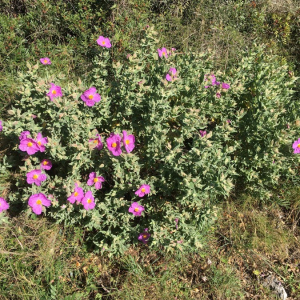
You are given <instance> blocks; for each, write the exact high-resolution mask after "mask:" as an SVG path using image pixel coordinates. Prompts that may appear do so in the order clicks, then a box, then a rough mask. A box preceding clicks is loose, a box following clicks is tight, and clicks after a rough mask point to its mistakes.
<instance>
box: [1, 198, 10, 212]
mask: <svg viewBox="0 0 300 300" xmlns="http://www.w3.org/2000/svg"><path fill="white" fill-rule="evenodd" d="M7 209H9V204H8V203H7V202H6V200H5V199H3V198H1V197H0V213H1V212H2V211H4V210H7Z"/></svg>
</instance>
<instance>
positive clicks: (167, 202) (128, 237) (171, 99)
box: [1, 28, 295, 254]
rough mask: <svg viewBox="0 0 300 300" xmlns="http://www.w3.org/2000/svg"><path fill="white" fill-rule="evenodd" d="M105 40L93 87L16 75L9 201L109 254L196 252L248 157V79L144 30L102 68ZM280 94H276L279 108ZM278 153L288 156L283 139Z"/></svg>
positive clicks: (8, 125)
mask: <svg viewBox="0 0 300 300" xmlns="http://www.w3.org/2000/svg"><path fill="white" fill-rule="evenodd" d="M106 39H107V38H103V37H102V38H101V39H100V38H99V40H98V41H97V43H98V44H99V42H100V44H99V45H100V47H99V57H98V59H96V60H95V62H94V69H93V70H91V71H92V78H93V80H92V82H85V81H82V80H81V79H79V80H78V82H76V83H73V82H68V83H66V81H65V77H64V75H63V74H56V75H54V74H52V75H47V76H46V77H41V75H40V74H41V73H40V68H45V67H47V68H51V66H52V65H51V66H44V65H42V64H40V63H38V64H36V65H34V66H31V65H29V64H28V72H27V73H25V74H23V73H22V74H20V75H19V76H20V78H21V80H22V82H23V87H22V90H21V94H20V97H19V98H18V99H17V100H16V102H15V106H14V107H13V108H12V109H11V110H10V111H9V114H10V118H9V120H7V121H6V122H5V124H3V132H2V133H1V134H2V135H4V137H5V138H6V139H7V141H8V143H11V145H12V148H13V149H12V152H11V153H10V158H9V159H8V157H4V161H3V163H4V165H5V166H6V168H10V169H12V170H16V171H18V172H19V171H21V175H22V176H20V177H18V179H17V181H16V187H17V188H16V189H14V190H13V191H12V192H11V193H10V195H9V197H8V202H9V203H10V204H12V205H11V206H14V207H16V206H17V205H18V207H23V208H24V209H27V210H28V212H29V213H31V208H32V211H33V212H34V213H36V214H40V213H42V212H44V213H45V214H46V215H48V216H50V217H51V218H53V219H55V220H57V221H58V222H63V223H64V224H67V225H72V226H84V227H85V228H87V230H89V231H90V235H89V238H90V239H91V240H92V241H93V242H94V243H95V244H96V245H98V246H99V247H100V249H102V250H103V251H106V250H107V251H110V253H112V254H113V253H117V252H123V251H124V250H125V249H126V248H127V247H128V245H129V244H130V243H132V242H134V243H136V242H138V241H141V242H142V243H144V244H148V245H164V246H165V247H166V248H167V249H168V250H171V249H173V248H179V249H183V248H185V249H197V248H199V247H201V245H202V244H201V239H202V236H203V235H202V231H203V230H205V228H207V227H208V226H209V225H210V224H212V222H213V221H214V219H215V217H216V209H215V207H214V202H215V201H216V200H217V199H218V198H220V197H227V196H229V194H230V192H231V191H232V188H233V187H234V182H235V181H236V180H238V179H239V177H238V176H240V174H241V178H244V177H243V176H244V174H245V172H246V168H245V167H244V165H243V161H244V160H243V158H242V157H244V158H245V153H248V152H247V151H252V150H249V149H246V148H245V147H246V144H245V143H246V142H247V139H246V140H245V138H244V137H247V136H249V133H246V132H247V130H248V129H247V128H248V127H247V126H254V124H250V125H247V126H246V125H245V122H246V120H248V121H249V119H248V118H249V113H248V111H246V109H245V108H244V102H245V97H246V98H247V97H248V96H247V95H248V94H247V93H249V92H248V90H247V88H248V86H250V85H251V84H253V82H255V81H256V80H258V78H256V77H255V76H254V75H253V76H252V75H251V76H249V78H246V77H247V76H246V75H245V78H244V79H242V77H241V74H242V71H241V70H242V69H241V70H239V71H237V74H238V75H237V77H236V78H225V77H224V76H223V75H222V74H219V73H216V74H214V73H212V70H211V64H210V62H209V60H208V58H207V56H206V55H204V54H199V55H198V54H197V55H196V54H194V53H185V54H176V52H175V49H174V50H173V49H172V51H171V52H169V51H168V50H167V49H166V48H165V47H162V48H161V50H160V49H158V50H157V46H158V45H157V44H156V37H155V32H154V31H153V30H152V28H148V29H147V30H146V32H145V38H144V39H143V41H142V45H141V47H140V48H139V50H137V51H136V52H135V53H133V54H131V55H129V56H128V61H127V62H126V63H124V64H121V63H120V62H112V61H111V59H110V51H111V50H110V49H109V46H111V45H110V44H108V41H107V40H106ZM103 42H104V44H103ZM160 46H161V45H160ZM111 47H113V46H111ZM49 73H50V71H49ZM167 73H169V75H170V79H171V81H172V82H168V80H167V79H166V74H167ZM42 74H44V72H42ZM250 74H251V73H250ZM175 75H176V76H175ZM217 80H219V81H217ZM223 80H224V82H223V83H222V81H223ZM243 80H244V81H243ZM247 80H248V81H247ZM225 82H226V83H225ZM244 82H246V84H247V88H246V87H245V86H244ZM91 86H92V88H91ZM49 88H50V91H49ZM289 89H290V85H287V87H286V88H283V86H282V84H281V88H280V89H278V93H279V91H283V93H284V94H285V95H286V104H288V101H289V99H290V98H289V92H288V91H289ZM53 91H56V93H53ZM100 95H101V96H100ZM82 100H83V101H82ZM97 100H99V101H97ZM100 100H101V101H100ZM88 101H93V103H90V102H88ZM88 103H90V104H92V105H89V104H88ZM278 105H279V104H278ZM278 107H279V106H278ZM285 107H286V109H288V107H287V106H285ZM257 114H258V112H257ZM33 115H34V116H35V117H34V118H33ZM276 116H277V118H278V115H276ZM294 116H295V115H293V117H294ZM257 117H258V115H257ZM228 120H229V122H228ZM287 121H289V123H291V121H292V120H287V119H285V120H284V122H287ZM282 122H283V121H282ZM282 122H281V123H280V124H282ZM250 123H251V122H250ZM252 123H253V121H252ZM243 126H244V127H243ZM32 132H33V133H37V134H36V135H34V136H32V135H30V133H32ZM291 132H293V133H295V132H294V131H292V129H291ZM19 136H21V137H20V138H19ZM254 136H255V135H254ZM39 143H40V144H39ZM284 143H285V145H286V148H287V149H286V150H285V152H284V153H285V155H286V156H289V157H292V155H293V154H292V151H291V150H289V149H288V147H290V148H291V141H287V139H284V140H282V145H283V144H284ZM266 144H267V143H266ZM20 145H22V146H20ZM264 145H265V144H264ZM42 146H43V147H44V148H41V147H42ZM268 146H269V145H268ZM21 147H22V148H21ZM269 148H270V147H269ZM269 148H268V149H269ZM33 150H34V151H33ZM42 150H43V151H42ZM123 150H125V151H123ZM278 151H279V150H278ZM26 152H27V154H26ZM239 155H240V156H239ZM242 155H244V156H242ZM280 157H281V158H283V154H282V155H281V156H280ZM248 158H249V159H250V155H248ZM289 161H293V159H291V160H289ZM46 166H47V168H48V169H47V168H46ZM237 166H238V168H237ZM283 167H284V166H282V168H283ZM239 168H241V170H239ZM267 168H270V165H269V164H268V165H267V167H266V170H267ZM287 168H289V167H287ZM39 169H43V170H42V171H41V170H40V171H39V172H38V170H39ZM45 170H46V171H47V175H45ZM256 172H258V174H259V175H257V176H260V173H259V170H256ZM26 174H30V175H28V176H29V177H30V182H31V184H28V183H27V182H26V180H25V179H26ZM42 175H43V177H41V176H42ZM28 176H27V177H28ZM34 176H38V177H36V178H35V177H34ZM244 182H247V180H244ZM249 182H250V183H251V181H249ZM33 183H35V184H33ZM74 186H75V188H74ZM137 201H138V202H137ZM29 206H30V207H31V208H30V207H29Z"/></svg>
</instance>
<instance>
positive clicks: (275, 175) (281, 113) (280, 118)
mask: <svg viewBox="0 0 300 300" xmlns="http://www.w3.org/2000/svg"><path fill="white" fill-rule="evenodd" d="M232 74H234V78H235V82H234V83H233V84H234V85H235V86H238V87H239V88H238V91H237V95H236V96H235V97H238V100H237V103H238V107H239V108H240V109H243V110H244V114H243V118H241V119H240V122H239V123H238V130H237V131H238V135H237V136H236V139H237V140H238V141H239V143H240V145H241V147H240V149H239V150H238V151H237V153H236V158H237V169H238V172H239V183H240V185H242V186H243V188H244V187H246V189H247V190H248V191H250V192H251V193H252V194H253V193H254V194H255V195H256V196H258V197H260V198H261V199H265V198H269V197H270V196H271V195H272V189H274V188H276V187H277V185H278V184H279V180H280V179H288V180H292V181H294V183H296V182H299V180H298V175H299V172H298V171H297V169H298V165H299V157H298V156H297V155H295V154H294V155H293V154H292V151H293V149H292V144H293V142H294V141H295V140H297V139H298V138H299V130H298V127H299V125H300V124H299V120H300V119H299V118H300V114H299V113H300V111H299V108H298V105H297V102H296V98H295V97H294V95H293V94H294V90H293V89H294V88H295V83H296V80H297V78H296V77H295V76H293V72H291V71H290V70H289V68H288V66H287V65H285V64H281V63H280V60H279V59H278V58H277V57H276V56H267V55H265V53H264V51H263V48H260V49H258V50H257V51H255V52H252V53H250V54H249V55H248V56H247V57H244V59H243V60H242V61H241V64H240V66H239V67H238V68H236V69H234V70H233V72H232Z"/></svg>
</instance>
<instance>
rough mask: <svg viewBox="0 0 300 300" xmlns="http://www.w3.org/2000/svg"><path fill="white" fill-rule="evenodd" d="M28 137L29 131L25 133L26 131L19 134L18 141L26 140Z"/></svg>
mask: <svg viewBox="0 0 300 300" xmlns="http://www.w3.org/2000/svg"><path fill="white" fill-rule="evenodd" d="M28 135H30V132H29V131H27V130H26V131H22V132H21V134H20V137H19V139H20V140H23V139H26V138H27V136H28Z"/></svg>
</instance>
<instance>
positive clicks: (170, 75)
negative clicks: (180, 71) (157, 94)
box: [166, 68, 177, 81]
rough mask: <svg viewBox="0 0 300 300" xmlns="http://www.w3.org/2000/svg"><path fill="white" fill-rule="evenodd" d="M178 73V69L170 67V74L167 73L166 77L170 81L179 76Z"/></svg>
mask: <svg viewBox="0 0 300 300" xmlns="http://www.w3.org/2000/svg"><path fill="white" fill-rule="evenodd" d="M176 73H177V70H176V69H175V68H170V70H169V74H167V75H166V79H167V80H168V81H173V79H175V78H177V76H176Z"/></svg>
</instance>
